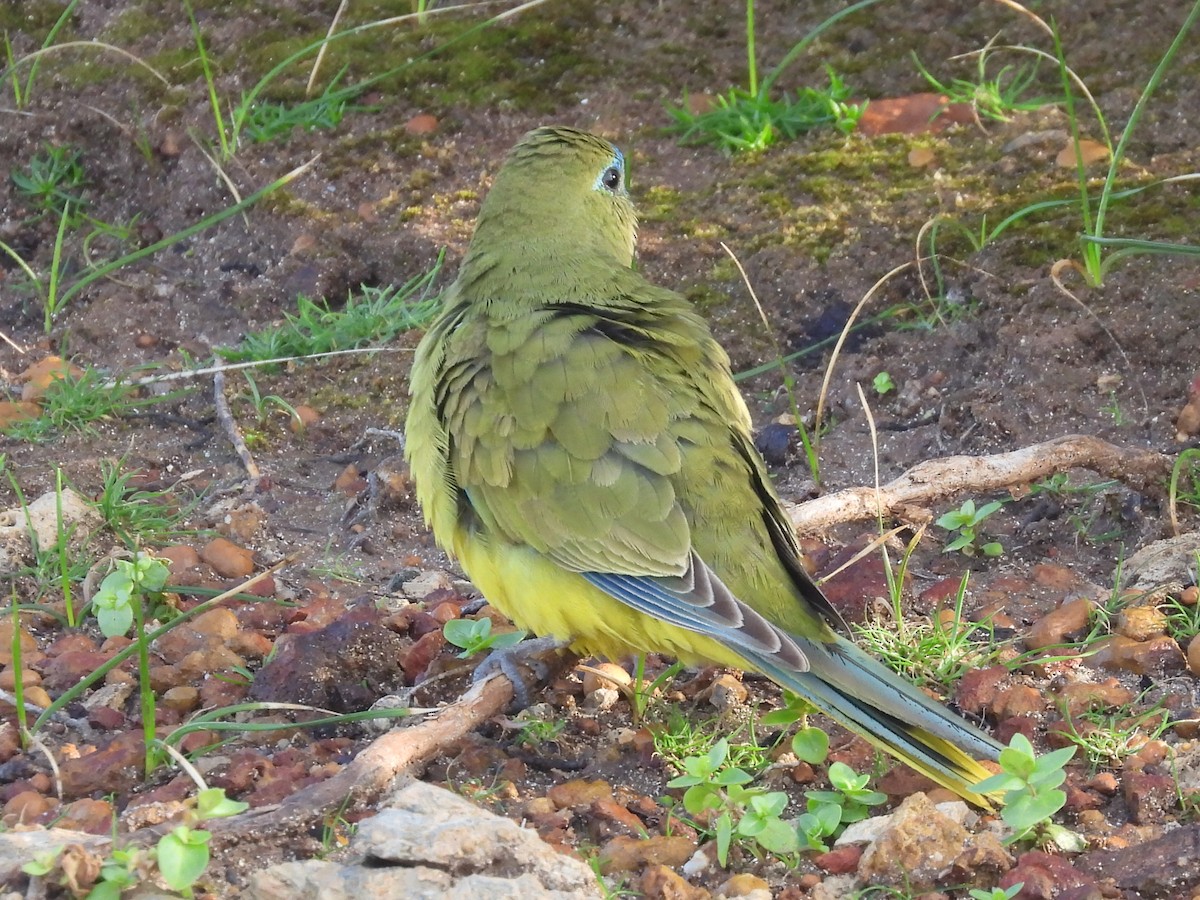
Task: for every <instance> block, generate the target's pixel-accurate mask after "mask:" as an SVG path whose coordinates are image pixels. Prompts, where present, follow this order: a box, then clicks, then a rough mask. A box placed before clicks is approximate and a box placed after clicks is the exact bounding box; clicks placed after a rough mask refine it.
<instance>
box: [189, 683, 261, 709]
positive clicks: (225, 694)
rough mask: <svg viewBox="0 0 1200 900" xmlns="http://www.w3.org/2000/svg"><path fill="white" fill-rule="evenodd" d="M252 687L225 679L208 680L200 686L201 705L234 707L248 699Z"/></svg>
mask: <svg viewBox="0 0 1200 900" xmlns="http://www.w3.org/2000/svg"><path fill="white" fill-rule="evenodd" d="M249 693H250V686H249V685H247V684H243V683H241V682H238V681H232V680H228V679H225V678H206V679H204V681H203V683H201V685H200V705H201V706H203V707H210V708H217V707H221V706H232V705H233V704H235V703H241V702H243V701H244V700H246V699H247V697H248V696H249Z"/></svg>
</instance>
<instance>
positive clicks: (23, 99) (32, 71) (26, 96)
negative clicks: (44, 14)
mask: <svg viewBox="0 0 1200 900" xmlns="http://www.w3.org/2000/svg"><path fill="white" fill-rule="evenodd" d="M78 5H79V0H71V2H70V3H68V4H67V5H66V6H64V7H63V10H62V12H61V13H59V16H58V18H57V19H56V20H55V21H54V24H53V25H52V26H50V30H49V31H48V32H46V37H45V39H44V40H43V41H42V47H41V49H42V51H43V52H44V51H46V50H48V49H49V48H50V47H53V46H54V42H55V41H56V40H57V39H58V36H59V34H60V33H61V32H62V30H63V29H64V28H65V27H66V26H67V23H68V22H70V21H71V18H72V17H73V16H74V15H75V7H76V6H78ZM4 61H5V63H7V65H6V66H5V77H7V79H8V82H9V85H10V86H11V87H12V92H13V102H14V104H15V106H16V108H17V109H25V108H26V107H27V106H28V105H29V103H30V101H31V100H32V98H33V83H34V81H35V80H36V79H37V73H38V67H39V66H40V65H41V55H40V54H33V59H32V60H30V62H29V74H28V75H27V76H26V78H25V81H24V82H23V83H22V81H21V79H20V78H18V77H17V63H18V61H17V59H16V57H15V56H14V55H13V47H12V42H11V41H10V40H9V38H8V32H7V31H6V32H4Z"/></svg>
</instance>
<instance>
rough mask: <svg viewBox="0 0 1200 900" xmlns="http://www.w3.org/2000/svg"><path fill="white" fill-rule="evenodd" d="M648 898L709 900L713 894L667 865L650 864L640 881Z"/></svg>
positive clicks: (640, 885) (643, 894)
mask: <svg viewBox="0 0 1200 900" xmlns="http://www.w3.org/2000/svg"><path fill="white" fill-rule="evenodd" d="M638 886H639V887H640V888H641V891H642V896H643V897H645V898H646V900H708V898H709V897H711V896H712V894H710V893H709V892H708V891H707V890H706V889H705V888H702V887H697V886H695V885H693V884H690V883H688V882H687V881H686V880H685V879H684V877H683V876H682V875H680V874H679V873H678V872H675V871H674V870H673V869H670V868H668V867H667V866H662V865H655V866H650V867H649V868H648V869H647V870H646V871H645V872H643V873H642V878H641V881H640V882H639V883H638Z"/></svg>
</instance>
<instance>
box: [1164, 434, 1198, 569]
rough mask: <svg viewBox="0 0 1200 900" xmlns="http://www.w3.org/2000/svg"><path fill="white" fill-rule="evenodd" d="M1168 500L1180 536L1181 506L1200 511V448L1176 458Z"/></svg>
mask: <svg viewBox="0 0 1200 900" xmlns="http://www.w3.org/2000/svg"><path fill="white" fill-rule="evenodd" d="M1167 500H1168V503H1169V505H1170V512H1171V525H1172V527H1173V529H1174V531H1175V532H1176V533H1177V534H1178V533H1179V532H1180V531H1181V530H1182V529H1180V527H1179V519H1178V507H1179V504H1183V505H1184V506H1190V507H1191V508H1192V509H1193V510H1198V509H1200V448H1196V447H1188V448H1187V449H1186V450H1184V451H1183V452H1182V453H1180V454H1179V456H1177V457H1176V458H1175V464H1174V465H1173V466H1171V478H1170V481H1168V483H1167ZM1196 566H1197V570H1196V571H1197V573H1200V559H1197V560H1196Z"/></svg>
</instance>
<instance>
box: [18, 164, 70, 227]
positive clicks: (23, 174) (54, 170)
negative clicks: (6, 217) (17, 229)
mask: <svg viewBox="0 0 1200 900" xmlns="http://www.w3.org/2000/svg"><path fill="white" fill-rule="evenodd" d="M82 160H83V153H82V152H81V151H80V150H77V149H76V148H74V147H72V146H71V145H69V144H62V145H60V146H57V147H56V146H54V145H52V144H47V145H46V146H45V147H43V148H42V152H41V153H38V154H37V155H35V156H34V157H33V158H32V159H31V160H30V161H29V165H28V166H26V167H25V169H24V170H21V171H17V170H13V172H12V174H11V176H10V177H11V178H12V182H13V185H14V186H15V187H16V189H17V192H18V193H20V194H22V195H23V196H24V197H25V198H26V199H27V200H28V201H29V202H30V203H31V204H33V206H35V207H36V208H37V209H38V211H39V213H40V214H41V215H54V216H59V217H63V218H65V219H66V221H67V223H68V227H73V226H74V225H77V224H79V219H80V213H81V211H82V209H83V206H84V200H83V197H82V196H81V195H80V193H79V192H80V189H81V188H83V187H84V186H85V185H86V184H87V177H86V176H85V175H84V172H83V162H82Z"/></svg>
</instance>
